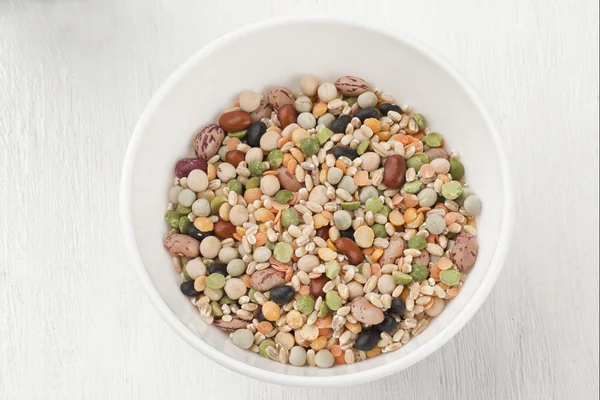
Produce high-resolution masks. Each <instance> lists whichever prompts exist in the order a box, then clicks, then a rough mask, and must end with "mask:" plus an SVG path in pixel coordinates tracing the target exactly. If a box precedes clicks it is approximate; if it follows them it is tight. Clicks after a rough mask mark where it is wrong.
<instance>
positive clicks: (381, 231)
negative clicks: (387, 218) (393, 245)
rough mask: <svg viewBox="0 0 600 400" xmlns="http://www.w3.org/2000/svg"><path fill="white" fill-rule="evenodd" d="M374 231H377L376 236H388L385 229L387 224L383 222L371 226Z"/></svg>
mask: <svg viewBox="0 0 600 400" xmlns="http://www.w3.org/2000/svg"><path fill="white" fill-rule="evenodd" d="M371 229H372V230H373V233H375V237H376V238H386V237H388V234H387V232H386V231H385V226H384V225H381V224H373V225H372V226H371Z"/></svg>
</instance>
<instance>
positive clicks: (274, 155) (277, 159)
mask: <svg viewBox="0 0 600 400" xmlns="http://www.w3.org/2000/svg"><path fill="white" fill-rule="evenodd" d="M267 161H269V165H270V166H271V168H273V169H276V168H279V166H280V165H281V162H282V161H283V153H282V152H281V150H279V149H275V150H271V152H270V153H269V155H268V156H267Z"/></svg>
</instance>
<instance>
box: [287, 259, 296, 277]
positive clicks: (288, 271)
mask: <svg viewBox="0 0 600 400" xmlns="http://www.w3.org/2000/svg"><path fill="white" fill-rule="evenodd" d="M296 261H297V260H296ZM293 277H294V270H293V269H292V268H288V269H287V271H285V281H286V282H290V281H291V280H292V278H293Z"/></svg>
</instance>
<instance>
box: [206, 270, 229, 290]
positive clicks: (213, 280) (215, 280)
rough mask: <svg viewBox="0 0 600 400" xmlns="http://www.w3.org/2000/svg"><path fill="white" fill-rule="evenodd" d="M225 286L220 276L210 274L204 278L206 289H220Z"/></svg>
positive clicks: (223, 278) (223, 279) (222, 277)
mask: <svg viewBox="0 0 600 400" xmlns="http://www.w3.org/2000/svg"><path fill="white" fill-rule="evenodd" d="M224 286H225V277H224V276H223V275H221V274H218V273H216V272H215V273H214V274H210V275H209V276H208V277H207V278H206V287H209V288H211V289H213V290H217V289H222V288H223V287H224Z"/></svg>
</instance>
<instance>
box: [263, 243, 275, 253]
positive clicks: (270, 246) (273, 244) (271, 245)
mask: <svg viewBox="0 0 600 400" xmlns="http://www.w3.org/2000/svg"><path fill="white" fill-rule="evenodd" d="M265 247H266V248H267V249H269V250H271V252H273V250H275V243H273V242H271V241H268V242H267V243H265Z"/></svg>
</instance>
